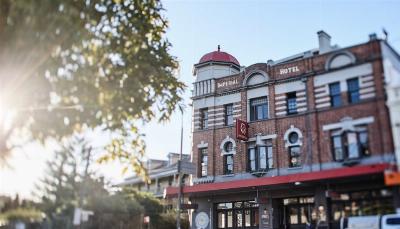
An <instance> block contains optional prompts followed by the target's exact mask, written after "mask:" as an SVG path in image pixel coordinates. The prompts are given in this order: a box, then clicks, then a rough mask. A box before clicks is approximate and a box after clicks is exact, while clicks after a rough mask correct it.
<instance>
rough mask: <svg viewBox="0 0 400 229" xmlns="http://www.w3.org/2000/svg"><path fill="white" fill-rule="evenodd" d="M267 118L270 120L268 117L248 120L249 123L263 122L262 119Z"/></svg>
mask: <svg viewBox="0 0 400 229" xmlns="http://www.w3.org/2000/svg"><path fill="white" fill-rule="evenodd" d="M267 120H270V118H266V119H258V120H252V121H249V123H256V122H263V121H267Z"/></svg>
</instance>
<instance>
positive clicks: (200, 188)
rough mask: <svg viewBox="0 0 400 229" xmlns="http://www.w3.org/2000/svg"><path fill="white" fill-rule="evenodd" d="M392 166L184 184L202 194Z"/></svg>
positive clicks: (187, 189)
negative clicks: (191, 184)
mask: <svg viewBox="0 0 400 229" xmlns="http://www.w3.org/2000/svg"><path fill="white" fill-rule="evenodd" d="M390 167H391V165H390V164H388V163H384V164H374V165H360V166H353V167H346V168H339V169H330V170H322V171H318V172H308V173H298V174H291V175H284V176H276V177H260V178H253V179H246V180H235V181H228V182H218V183H208V184H197V185H193V186H184V187H183V193H184V194H189V195H190V194H200V193H205V192H213V191H214V192H215V191H223V190H229V191H235V190H239V189H244V188H253V187H262V186H272V185H282V184H290V183H295V182H307V181H318V180H328V179H335V178H345V177H353V176H362V175H368V174H378V173H383V172H384V171H385V170H386V169H389V168H390ZM177 193H178V188H177V187H168V188H167V189H166V196H167V197H174V196H176V195H177Z"/></svg>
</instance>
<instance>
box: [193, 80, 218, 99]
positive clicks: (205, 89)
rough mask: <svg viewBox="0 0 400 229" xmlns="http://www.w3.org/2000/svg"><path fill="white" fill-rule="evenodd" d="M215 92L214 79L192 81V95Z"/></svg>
mask: <svg viewBox="0 0 400 229" xmlns="http://www.w3.org/2000/svg"><path fill="white" fill-rule="evenodd" d="M214 92H215V80H214V79H209V80H203V81H199V82H195V83H194V88H193V97H196V96H202V95H207V94H211V93H214Z"/></svg>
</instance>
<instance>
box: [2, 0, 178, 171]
mask: <svg viewBox="0 0 400 229" xmlns="http://www.w3.org/2000/svg"><path fill="white" fill-rule="evenodd" d="M162 11H163V8H162V5H161V3H160V1H159V0H140V1H139V0H125V1H119V0H114V1H113V0H94V1H81V0H71V1H62V0H2V1H1V4H0V40H1V43H0V66H2V67H1V69H0V78H1V79H2V84H1V86H0V93H1V94H0V110H1V111H0V114H1V115H0V157H5V155H6V153H7V152H9V150H10V149H12V148H13V147H15V146H16V145H18V144H23V143H24V141H23V140H25V141H26V140H29V139H36V140H41V141H44V140H45V139H47V138H49V137H52V138H55V139H61V138H62V137H64V136H69V135H71V134H72V133H74V132H76V131H82V130H84V129H87V128H94V127H99V126H100V127H101V128H103V129H104V130H109V131H112V132H113V133H114V134H113V141H112V142H111V144H110V145H109V146H108V147H107V150H108V151H109V154H107V155H105V156H104V157H103V158H102V159H101V161H107V160H112V159H120V160H121V161H122V162H124V163H126V164H130V165H132V166H133V168H134V169H135V171H136V173H138V174H143V173H144V172H145V171H144V170H143V167H142V166H141V157H142V156H143V154H144V151H145V145H144V142H143V138H142V137H143V136H142V134H141V133H140V131H139V129H138V125H139V124H143V123H146V122H148V121H150V120H154V119H158V120H160V121H163V120H168V119H169V117H170V115H171V114H172V112H173V111H174V109H175V107H176V106H177V105H178V104H179V102H180V101H181V97H180V96H181V93H182V90H183V89H184V87H185V86H184V84H183V83H182V82H180V81H179V80H178V79H177V78H176V69H177V67H178V62H177V61H176V59H175V58H174V57H172V56H171V55H170V54H169V48H170V46H171V45H170V43H169V42H168V40H167V39H166V38H165V37H164V34H165V31H166V28H167V26H168V23H167V21H166V19H165V18H163V16H162ZM21 136H23V138H21ZM27 137H29V138H28V139H27ZM21 139H22V140H21Z"/></svg>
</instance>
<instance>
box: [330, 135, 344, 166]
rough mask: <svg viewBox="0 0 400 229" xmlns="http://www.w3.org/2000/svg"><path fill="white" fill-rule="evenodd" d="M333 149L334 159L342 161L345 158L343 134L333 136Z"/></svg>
mask: <svg viewBox="0 0 400 229" xmlns="http://www.w3.org/2000/svg"><path fill="white" fill-rule="evenodd" d="M332 149H333V157H334V159H335V160H336V161H342V160H343V159H344V153H343V144H342V136H340V135H336V136H332Z"/></svg>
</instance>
